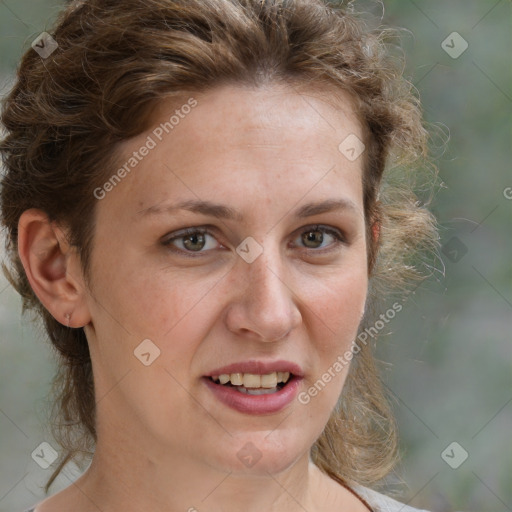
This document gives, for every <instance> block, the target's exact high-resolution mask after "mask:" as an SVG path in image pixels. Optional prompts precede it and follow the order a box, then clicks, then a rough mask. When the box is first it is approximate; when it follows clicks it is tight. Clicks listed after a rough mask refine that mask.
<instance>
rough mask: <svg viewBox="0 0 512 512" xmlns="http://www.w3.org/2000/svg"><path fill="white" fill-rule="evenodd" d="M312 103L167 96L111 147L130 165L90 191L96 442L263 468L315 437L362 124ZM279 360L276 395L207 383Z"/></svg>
mask: <svg viewBox="0 0 512 512" xmlns="http://www.w3.org/2000/svg"><path fill="white" fill-rule="evenodd" d="M191 98H193V99H191ZM319 98H320V93H319V91H317V93H316V94H314V95H313V92H310V93H309V94H305V93H303V94H302V95H301V94H298V93H297V92H295V91H294V90H293V89H291V88H284V87H281V86H272V87H269V88H267V89H250V88H241V87H236V86H223V87H220V88H217V89H215V90H211V91H209V92H207V93H204V94H193V95H191V96H190V97H186V98H185V99H184V100H183V102H179V103H178V104H176V101H175V100H174V102H171V101H167V102H163V103H161V104H160V105H159V107H158V108H157V109H156V110H155V111H154V113H153V116H154V117H153V123H152V127H151V128H150V129H149V130H148V131H146V132H145V133H143V134H141V135H140V136H137V137H136V138H133V139H131V140H129V141H125V142H124V143H123V145H122V146H121V148H120V151H121V155H122V156H121V157H120V165H119V168H121V167H122V166H123V165H124V164H125V163H126V165H125V167H124V170H125V172H122V171H120V172H117V169H116V170H114V172H113V175H114V174H115V175H116V177H115V178H113V179H112V180H110V184H107V185H106V186H105V187H103V189H102V191H97V193H96V195H97V196H98V197H101V199H98V203H97V220H96V232H95V240H94V248H93V253H92V266H91V270H92V274H91V275H92V288H91V295H88V298H87V301H88V302H87V307H88V309H89V313H90V317H91V323H90V324H88V325H87V326H86V333H87V337H88V340H89V344H90V350H91V356H92V360H93V369H94V376H95V385H96V392H97V400H98V406H97V407H98V435H99V438H100V441H101V438H102V436H103V437H108V436H112V437H115V438H116V439H119V440H124V441H126V442H130V443H131V446H132V447H135V445H134V443H135V441H134V440H135V439H136V440H137V441H136V447H137V448H140V451H141V453H143V454H144V457H146V458H147V459H148V461H149V462H151V461H152V462H155V461H157V460H159V459H160V458H161V457H163V456H165V455H166V454H168V455H172V456H176V457H178V456H183V458H185V457H186V458H187V459H188V460H194V461H196V462H200V463H202V464H207V465H208V466H210V467H214V468H218V469H221V470H223V471H232V472H235V473H236V472H244V471H245V472H247V471H250V472H253V473H258V474H260V473H261V474H265V472H266V471H269V472H275V471H279V470H282V469H284V468H286V467H288V466H290V465H291V464H292V463H293V462H294V461H296V460H298V458H299V457H301V456H304V453H308V452H309V449H310V447H311V446H312V444H313V443H314V442H315V440H316V439H317V438H318V436H319V435H320V434H321V432H322V430H323V428H324V426H325V424H326V423H327V421H328V419H329V416H330V414H331V412H332V409H333V408H334V406H335V404H336V401H337V399H338V397H339V394H340V392H341V390H342V387H343V383H344V381H345V378H346V374H347V371H348V360H347V359H346V358H343V354H344V353H345V352H346V351H347V350H349V349H350V348H351V343H352V341H353V340H354V339H355V337H356V335H357V330H358V326H359V323H360V320H361V317H362V315H363V312H364V304H365V300H366V293H367V284H368V281H367V278H368V276H367V255H366V249H367V247H366V242H365V236H364V235H365V220H364V215H363V202H362V198H363V196H362V174H361V173H362V156H360V157H357V155H358V153H359V152H360V151H361V149H362V147H361V146H360V142H359V140H360V139H362V132H361V128H360V125H359V123H358V122H357V120H356V117H355V114H354V112H353V109H352V107H351V104H350V103H349V101H348V99H346V100H345V101H343V102H342V103H340V102H339V103H338V107H336V108H335V107H334V106H333V105H331V104H329V103H327V102H324V101H322V100H321V99H319ZM186 105H187V106H186ZM172 116H174V117H172ZM165 123H167V125H165ZM347 137H349V138H348V139H347ZM356 137H357V138H356ZM340 144H341V146H340ZM143 148H146V149H143ZM326 202H329V204H327V203H326ZM180 203H188V206H189V207H190V208H183V209H179V208H178V207H177V205H179V204H180ZM202 203H208V205H209V206H208V207H206V206H205V205H204V204H203V206H202V207H201V208H199V206H198V205H200V204H202ZM335 203H336V204H337V205H338V207H337V208H335V207H334V206H333V205H334V204H335ZM194 205H195V206H196V207H197V208H196V211H193V208H192V207H193V206H194ZM214 205H215V206H214ZM306 205H307V207H306ZM321 205H323V206H321ZM329 206H330V207H329ZM228 213H229V215H227V214H228ZM185 228H188V229H190V230H191V231H192V232H191V233H189V234H185V233H183V230H184V229H185ZM196 230H207V232H206V233H201V232H199V233H197V232H196ZM338 237H339V238H340V239H338ZM93 297H94V298H93ZM342 360H343V362H342V363H339V362H340V361H342ZM276 361H278V362H280V363H278V364H277V366H270V367H265V366H255V367H251V366H250V365H249V366H245V367H244V366H243V364H244V363H251V362H257V363H258V362H259V363H262V364H265V363H270V364H272V363H275V362H276ZM336 361H338V364H336ZM228 365H229V366H231V368H230V369H227V370H224V371H221V370H219V369H220V368H222V367H225V366H228ZM287 368H288V369H289V371H291V373H292V374H294V375H295V377H293V378H292V379H291V380H290V381H289V382H288V384H287V385H286V386H285V387H284V388H283V389H282V390H281V391H279V392H277V393H275V394H273V393H269V394H263V395H253V394H250V393H244V392H243V391H244V390H239V388H235V387H233V386H229V385H222V384H214V383H213V382H212V381H211V380H210V379H209V378H208V377H207V376H211V375H219V374H222V373H229V374H230V378H232V379H233V382H234V384H239V382H238V381H237V380H236V379H237V378H241V379H242V381H241V382H244V383H245V384H246V386H247V387H250V386H253V385H255V386H259V385H260V384H259V383H260V381H259V380H258V378H257V377H256V380H254V377H251V376H247V375H242V376H238V377H237V376H232V375H231V374H236V373H242V374H244V373H245V374H268V375H267V376H266V377H264V378H263V382H262V384H261V385H263V386H269V388H268V389H270V388H272V387H273V386H274V385H275V381H274V378H275V377H274V375H272V374H273V373H274V372H273V370H274V369H275V370H280V369H281V370H282V371H283V372H285V371H287ZM229 370H231V371H229ZM237 370H238V371H237ZM326 372H327V373H328V375H327V377H326V376H325V375H324V377H322V375H323V374H326ZM276 375H277V376H280V377H283V376H282V375H280V374H276ZM244 379H245V381H244ZM319 380H320V381H321V382H322V384H321V385H319V384H318V383H317V381H319ZM315 383H317V389H321V390H320V391H317V393H316V395H315V393H314V392H313V393H309V392H308V389H309V388H311V386H313V385H314V384H315ZM250 389H253V388H250ZM109 432H110V434H109ZM130 440H131V441H130ZM258 459H259V460H258Z"/></svg>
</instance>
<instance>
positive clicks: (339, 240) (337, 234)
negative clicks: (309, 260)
mask: <svg viewBox="0 0 512 512" xmlns="http://www.w3.org/2000/svg"><path fill="white" fill-rule="evenodd" d="M311 231H320V232H321V233H324V234H328V235H332V236H333V237H334V238H335V241H334V242H333V243H332V244H331V246H334V247H331V248H330V249H326V248H323V249H311V248H307V247H306V248H304V250H305V251H306V252H309V253H311V252H312V253H316V254H319V255H323V254H326V253H329V252H331V251H333V250H336V249H337V248H338V247H339V246H340V245H341V244H346V243H347V241H346V237H345V236H344V234H343V233H342V232H341V231H339V230H337V229H334V228H330V227H327V226H322V225H319V224H315V225H313V226H306V227H305V228H304V229H303V230H302V231H301V232H300V233H299V235H298V236H301V235H304V234H305V233H309V232H311ZM197 234H201V235H210V236H212V237H213V238H215V233H214V232H213V231H211V230H210V229H208V228H207V227H202V226H201V227H193V228H187V229H184V230H183V231H179V232H177V233H175V234H174V236H172V237H171V238H167V239H166V240H163V241H162V244H163V245H164V246H165V247H167V248H168V249H169V250H170V251H172V252H174V253H178V254H180V255H184V256H185V257H190V258H201V257H204V255H205V253H208V252H210V250H207V251H197V252H193V251H186V250H183V249H179V248H177V247H174V246H173V245H172V242H174V241H175V240H179V239H183V238H185V237H187V236H190V235H197ZM322 242H323V241H322Z"/></svg>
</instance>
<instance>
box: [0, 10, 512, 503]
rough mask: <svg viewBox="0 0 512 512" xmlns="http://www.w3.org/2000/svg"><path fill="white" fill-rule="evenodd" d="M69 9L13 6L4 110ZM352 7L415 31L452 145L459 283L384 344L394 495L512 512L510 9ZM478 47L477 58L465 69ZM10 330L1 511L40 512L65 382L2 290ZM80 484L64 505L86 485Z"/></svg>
mask: <svg viewBox="0 0 512 512" xmlns="http://www.w3.org/2000/svg"><path fill="white" fill-rule="evenodd" d="M62 4H63V2H56V1H55V2H51V1H46V0H32V1H28V0H16V1H14V0H10V1H9V0H5V1H4V0H0V30H1V33H0V56H1V63H0V95H4V94H6V92H7V91H8V90H9V87H10V85H11V84H12V79H13V74H14V72H15V69H16V65H17V62H18V60H19V58H20V56H21V54H22V53H23V51H24V50H26V49H27V48H29V47H30V44H31V42H32V41H33V40H34V39H35V37H36V36H37V35H39V34H40V33H41V32H42V31H43V30H45V29H47V28H48V26H49V25H50V24H51V22H52V20H53V19H54V16H55V14H56V12H57V11H58V9H59V8H60V6H61V5H62ZM354 5H355V6H356V7H357V6H360V7H361V6H362V7H363V9H368V10H369V11H371V12H372V13H373V14H374V15H375V16H376V17H377V18H380V17H381V16H383V20H382V21H383V23H384V24H388V25H392V26H399V27H403V28H405V29H407V30H406V31H404V32H403V41H402V45H403V47H404V49H405V53H406V59H407V70H406V73H407V75H408V76H409V77H410V79H411V81H412V82H413V83H414V84H415V86H416V87H417V89H418V91H419V94H420V97H421V100H422V102H423V107H424V111H425V117H426V119H427V121H429V122H431V123H435V124H438V125H441V126H443V127H444V129H445V131H446V132H447V133H449V134H450V140H449V142H448V144H447V146H446V148H445V150H444V152H443V153H442V154H441V152H440V151H439V155H440V156H439V159H438V161H437V163H438V165H439V170H440V178H441V180H442V182H443V188H442V189H441V190H440V191H439V193H438V194H437V197H436V200H435V203H434V207H433V208H434V212H435V213H436V215H437V217H438V219H439V222H440V224H441V236H442V244H443V249H442V251H441V256H442V260H443V262H442V263H443V264H442V265H440V267H441V270H443V269H442V267H443V265H444V274H445V275H444V277H443V276H442V275H441V273H437V279H431V280H430V281H429V282H427V283H424V284H422V285H421V286H420V287H419V288H418V289H417V290H416V291H415V293H414V295H412V296H411V297H410V298H409V300H407V302H406V303H405V306H404V310H403V311H402V312H401V313H400V314H398V315H397V316H396V317H395V318H394V319H393V320H392V321H391V324H390V325H391V329H392V331H393V332H392V334H391V335H389V336H384V337H382V338H381V339H380V342H379V353H378V357H379V358H380V359H381V360H383V361H385V362H387V363H389V364H387V365H386V369H385V371H384V372H383V379H384V382H385V383H386V385H387V386H388V388H389V390H390V393H391V394H392V396H393V405H394V408H395V411H396V415H397V418H398V421H399V427H400V434H401V448H402V453H403V459H402V463H401V465H400V467H399V468H397V472H396V474H395V475H391V477H390V479H389V480H390V483H392V484H393V483H395V484H397V485H398V483H399V482H405V484H406V486H407V487H406V490H405V493H404V495H403V497H402V501H404V502H405V501H406V502H408V503H409V504H410V505H412V506H415V507H419V508H425V509H428V510H431V511H436V512H448V511H468V512H469V511H477V510H478V511H485V512H504V511H510V510H512V343H511V340H512V286H511V285H512V241H511V239H512V236H511V235H512V172H511V161H512V155H511V153H512V150H511V147H512V130H511V126H512V58H511V53H512V2H511V0H478V1H477V0H451V1H450V2H447V1H444V0H428V1H427V0H415V1H413V0H402V1H399V0H385V1H384V6H382V5H381V4H378V3H376V2H355V3H354ZM383 7H384V8H385V10H384V13H383V12H382V9H383ZM453 32H457V33H458V35H456V34H453ZM443 41H445V42H444V43H443ZM464 41H465V42H467V45H468V46H467V49H466V50H465V51H464V52H463V53H461V55H460V56H457V57H456V58H455V56H456V54H457V53H459V52H460V50H461V49H463V48H464V47H465V43H464ZM450 54H451V55H450ZM2 249H3V247H2ZM2 257H3V252H2ZM0 325H1V334H0V436H1V437H0V457H1V461H0V511H4V512H7V511H9V512H12V511H16V510H18V511H21V510H23V509H24V508H25V507H27V506H29V505H31V504H34V503H36V502H37V501H39V500H40V499H42V497H43V491H42V485H43V484H44V483H45V481H46V479H47V477H48V476H49V472H50V471H51V469H47V470H43V469H41V468H40V467H39V466H38V465H37V464H35V463H34V461H33V460H32V458H31V453H32V452H33V450H34V449H35V448H36V447H37V446H38V445H39V444H40V443H41V442H43V441H49V442H50V443H52V441H51V437H50V435H49V433H48V429H47V427H46V413H45V410H46V408H47V407H48V402H47V393H48V391H49V384H50V379H51V377H52V375H53V370H54V367H53V362H52V356H51V352H50V350H49V349H48V347H47V346H46V345H45V343H42V342H41V341H40V340H41V339H42V333H41V332H39V329H38V328H37V327H34V326H33V325H32V324H31V323H30V322H29V317H27V318H23V319H22V318H21V316H20V300H19V297H18V296H17V294H16V293H15V292H14V290H12V288H11V287H10V286H9V285H8V283H7V281H6V280H5V278H4V277H3V275H2V276H1V277H0ZM452 443H456V444H452ZM53 445H54V446H55V447H56V446H57V445H56V444H55V443H53ZM466 456H467V458H466V459H465V460H464V461H463V459H464V458H465V457H466ZM462 461H463V462H462ZM66 474H67V475H68V476H62V477H61V478H60V479H59V480H58V483H57V485H56V486H55V487H54V491H56V490H58V489H59V488H62V487H64V486H66V485H69V483H70V481H69V478H72V477H73V475H74V474H76V472H75V473H73V471H72V469H71V470H69V471H67V473H66ZM402 488H403V487H402Z"/></svg>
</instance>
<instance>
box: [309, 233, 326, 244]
mask: <svg viewBox="0 0 512 512" xmlns="http://www.w3.org/2000/svg"><path fill="white" fill-rule="evenodd" d="M315 233H318V234H319V236H317V235H316V234H315ZM315 239H316V241H317V242H319V243H320V244H321V243H322V241H323V234H322V233H321V232H320V231H309V232H308V233H307V234H306V240H305V242H306V245H308V243H309V242H313V243H314V242H315Z"/></svg>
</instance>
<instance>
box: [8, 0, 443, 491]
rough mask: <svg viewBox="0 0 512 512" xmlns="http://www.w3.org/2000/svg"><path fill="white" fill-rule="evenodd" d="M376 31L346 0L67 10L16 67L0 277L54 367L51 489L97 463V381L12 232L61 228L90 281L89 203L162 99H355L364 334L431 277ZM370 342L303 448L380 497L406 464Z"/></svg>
mask: <svg viewBox="0 0 512 512" xmlns="http://www.w3.org/2000/svg"><path fill="white" fill-rule="evenodd" d="M370 24H371V23H369V22H368V20H366V19H365V17H364V16H362V15H361V14H357V13H355V12H353V8H352V2H350V4H349V6H344V5H343V4H341V3H333V2H327V1H324V0H270V1H265V0H263V1H261V0H123V1H121V2H120V1H118V0H84V1H74V2H71V3H69V5H67V6H66V8H64V9H63V10H62V11H61V12H60V14H59V16H58V18H57V20H56V22H55V24H54V26H53V29H49V32H50V33H51V35H52V36H53V38H54V39H55V41H56V42H57V43H58V48H57V49H56V50H55V51H54V52H53V53H52V54H51V55H50V56H49V57H47V58H42V57H41V56H40V55H39V54H38V53H37V52H36V51H34V50H33V49H31V48H30V49H28V50H27V51H26V53H25V54H24V55H23V57H22V60H21V63H20V65H19V68H18V71H17V78H16V81H15V84H14V86H13V88H12V90H11V92H10V94H9V95H8V96H7V97H6V98H5V99H4V100H3V105H2V113H1V121H2V124H3V126H4V129H5V134H4V137H3V139H2V141H1V142H0V151H1V155H2V160H3V164H4V177H3V180H2V189H1V222H2V224H3V226H4V227H5V228H6V235H7V237H6V244H5V246H6V252H7V256H8V262H9V267H7V266H6V265H5V264H3V265H2V267H3V271H4V273H5V275H6V276H7V278H8V280H9V281H10V283H11V284H12V285H13V286H14V288H15V289H16V290H17V291H18V292H19V294H20V295H21V297H22V314H23V313H25V311H26V310H33V311H34V312H35V319H36V320H37V319H38V320H40V321H41V322H42V323H43V326H44V329H45V331H46V333H47V335H48V338H49V341H50V342H51V345H52V346H53V347H54V349H55V352H56V355H57V358H58V365H57V367H58V371H57V374H56V376H55V379H54V390H53V391H54V394H55V400H54V404H55V407H54V410H53V414H52V418H53V420H52V423H53V429H54V436H55V439H56V440H57V441H58V442H59V443H60V444H61V446H62V447H63V455H62V456H61V460H60V463H59V465H58V467H57V469H56V470H55V472H54V473H53V475H52V476H51V478H50V480H49V481H48V483H47V485H46V492H48V489H49V487H50V485H51V483H52V482H53V480H54V479H55V477H56V476H57V474H58V473H59V472H60V471H61V470H62V468H63V467H64V465H65V464H66V463H67V462H69V461H75V462H77V463H79V462H80V461H82V462H83V460H84V458H88V457H90V456H91V455H92V454H93V452H94V446H95V442H96V430H95V396H94V384H93V374H92V369H91V360H90V355H89V350H88V344H87V339H86V336H85V333H84V330H83V328H71V329H70V328H67V327H66V326H64V325H62V324H61V323H60V322H59V321H57V320H56V319H55V318H54V317H53V316H52V315H51V314H50V313H49V312H48V311H47V310H46V309H45V308H44V306H43V305H42V304H41V303H40V301H39V300H38V298H37V297H36V295H35V294H34V292H33V290H32V289H31V286H30V285H29V282H28V280H27V277H26V275H25V271H24V268H23V266H22V263H21V261H20V258H19V255H18V248H17V236H18V221H19V218H20V215H21V214H22V212H24V211H25V210H27V209H29V208H38V209H41V210H43V211H44V212H45V213H46V214H47V215H48V217H49V219H50V220H51V221H56V222H57V223H58V224H59V225H62V226H66V227H67V228H69V234H68V236H69V242H70V243H71V244H72V245H73V246H75V247H76V248H77V250H78V251H79V255H80V259H81V265H82V270H83V273H84V277H85V279H86V282H89V281H88V280H87V279H88V276H89V275H90V274H89V271H90V269H89V262H90V254H91V248H92V243H93V239H94V226H95V211H96V210H95V206H96V201H97V200H96V199H95V196H94V194H93V191H94V189H95V188H96V187H101V185H102V184H103V183H105V181H106V180H107V179H108V178H109V177H111V176H112V171H113V170H114V169H116V163H117V162H116V152H115V150H116V147H117V146H116V145H117V144H118V143H119V142H120V141H123V140H125V139H129V138H131V137H133V136H135V135H138V134H139V133H141V132H143V131H144V130H145V129H146V128H147V125H148V119H149V117H150V113H151V111H152V109H153V108H154V107H155V106H156V105H157V104H158V103H159V102H160V101H161V100H162V99H163V98H168V97H170V96H175V97H176V98H177V97H179V96H182V95H183V94H184V92H185V91H186V92H187V93H189V92H191V91H192V92H193V91H198V92H202V91H207V90H208V89H210V88H212V87H214V86H217V85H220V84H228V83H229V84H240V85H250V86H254V87H258V86H262V85H266V84H272V83H281V84H288V85H291V86H295V85H297V86H299V87H300V86H303V85H305V86H307V87H311V88H313V89H314V88H315V87H316V86H321V85H323V86H328V87H329V89H330V90H331V91H332V93H333V98H335V97H336V94H337V92H339V91H343V92H344V93H349V95H350V96H351V97H352V99H353V101H354V104H355V106H356V110H357V113H358V116H359V119H360V121H361V123H362V126H363V129H364V137H365V138H364V143H365V145H366V151H365V152H364V153H363V160H362V165H363V194H364V197H363V199H364V212H365V221H366V226H367V233H366V236H367V242H368V272H369V294H368V302H367V309H366V314H365V316H364V318H363V320H362V322H361V325H360V329H361V330H363V329H365V328H366V327H369V326H371V325H372V323H373V322H374V321H375V318H376V315H377V313H378V312H381V311H382V307H383V304H384V302H385V300H386V299H387V298H389V297H390V296H391V295H392V294H393V293H396V292H399V293H401V294H403V293H406V292H407V290H408V286H409V285H410V283H412V282H417V280H418V279H424V278H425V277H426V275H427V273H426V271H425V270H426V269H428V268H431V267H430V266H429V265H428V264H426V263H425V261H426V259H425V255H427V256H428V255H431V254H434V253H436V251H437V248H438V239H439V237H438V229H437V224H436V220H435V217H434V216H433V214H432V213H431V212H430V210H429V208H428V206H429V203H430V201H431V199H432V197H433V195H432V190H433V184H434V182H435V179H436V168H435V165H434V164H433V163H432V158H431V157H430V156H429V155H430V151H429V141H430V136H429V132H428V131H427V129H426V124H425V122H424V121H423V119H422V113H421V108H420V103H419V100H418V97H417V94H416V93H415V89H414V88H413V86H412V85H411V83H410V82H409V81H408V80H407V79H406V78H405V76H404V72H403V69H404V65H403V58H402V54H401V53H400V52H397V51H396V48H399V47H400V45H399V39H400V38H399V32H398V31H397V30H395V29H389V28H382V27H380V26H379V27H378V28H377V27H375V26H373V27H371V26H370ZM340 142H341V141H340ZM340 158H342V156H341V153H340ZM420 177H423V178H421V180H419V181H418V178H420ZM420 193H421V194H423V197H420V196H419V194H420ZM375 220H378V221H380V225H381V229H380V238H379V240H378V242H377V243H374V240H373V238H372V236H371V225H372V223H373V222H374V221H375ZM375 340H376V336H375V338H373V337H372V340H371V342H370V343H366V344H364V345H362V346H361V351H360V352H359V354H358V355H357V356H356V357H354V360H353V362H352V365H351V367H350V371H349V374H348V377H347V380H346V382H345V386H344V388H343V392H342V393H341V396H340V399H339V401H338V404H337V406H336V408H335V410H334V411H333V413H332V415H331V417H330V419H329V421H328V423H327V425H326V427H325V430H324V432H323V433H322V435H321V436H320V437H319V438H318V439H317V440H316V442H315V444H314V445H313V448H312V451H311V455H312V459H313V461H314V462H315V463H316V464H317V465H318V467H319V468H320V469H321V470H323V471H324V472H325V473H327V474H329V475H331V476H333V477H335V478H337V479H338V480H341V481H342V482H345V483H346V484H348V485H350V484H360V485H366V486H369V487H374V488H376V487H377V486H378V485H379V482H380V481H381V480H382V479H383V478H384V477H385V476H386V475H388V474H389V473H390V472H391V471H392V470H393V469H394V467H395V466H396V464H397V462H398V461H399V458H400V455H399V453H398V448H397V446H398V441H397V439H398V437H397V425H396V421H395V419H394V417H393V413H392V408H391V404H390V401H389V399H388V394H387V392H386V391H385V389H384V386H383V384H382V382H381V379H380V377H379V370H378V366H377V362H378V361H377V360H376V359H375V356H374V355H373V352H374V349H375V346H374V345H375Z"/></svg>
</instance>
